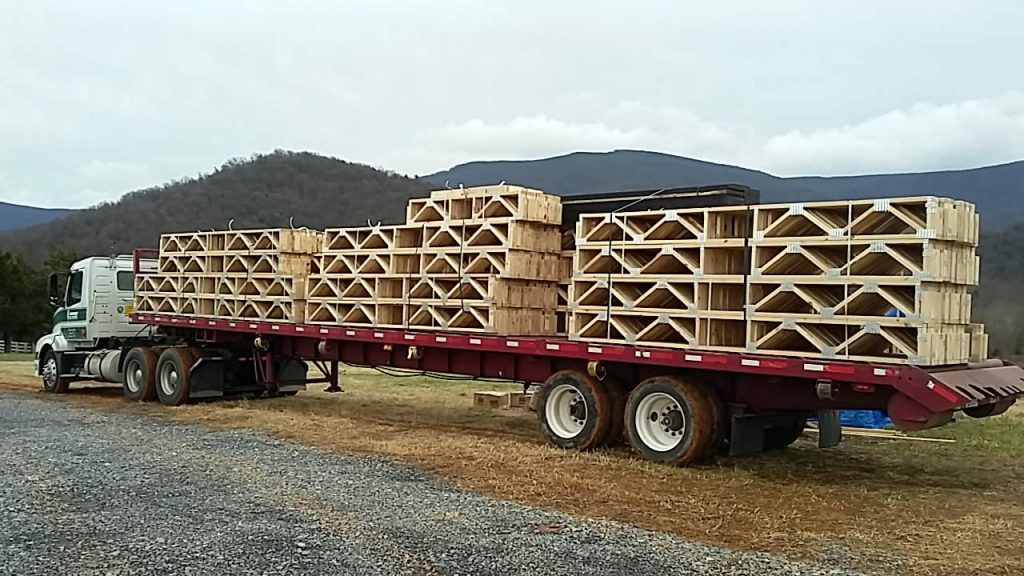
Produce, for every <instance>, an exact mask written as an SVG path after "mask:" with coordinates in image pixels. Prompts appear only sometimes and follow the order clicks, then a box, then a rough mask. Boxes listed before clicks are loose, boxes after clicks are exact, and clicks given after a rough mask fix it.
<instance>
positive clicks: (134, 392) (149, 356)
mask: <svg viewBox="0 0 1024 576" xmlns="http://www.w3.org/2000/svg"><path fill="white" fill-rule="evenodd" d="M156 364H157V355H156V352H154V351H153V350H152V349H151V348H142V347H139V348H132V349H131V350H129V351H128V355H127V356H126V357H125V360H124V382H122V388H123V389H124V397H125V398H127V399H129V400H134V401H136V402H152V401H153V400H156Z"/></svg>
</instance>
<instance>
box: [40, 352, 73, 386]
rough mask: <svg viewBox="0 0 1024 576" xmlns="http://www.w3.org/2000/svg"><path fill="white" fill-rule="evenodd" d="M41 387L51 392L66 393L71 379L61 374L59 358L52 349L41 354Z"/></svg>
mask: <svg viewBox="0 0 1024 576" xmlns="http://www.w3.org/2000/svg"><path fill="white" fill-rule="evenodd" d="M40 371H41V372H42V376H43V389H44V390H46V391H47V392H51V393H53V394H67V391H68V387H69V386H70V385H71V381H70V380H68V379H67V378H64V377H62V376H61V358H60V356H59V355H58V354H57V353H56V352H54V351H53V350H48V351H47V352H46V355H45V356H43V367H42V369H41V370H40Z"/></svg>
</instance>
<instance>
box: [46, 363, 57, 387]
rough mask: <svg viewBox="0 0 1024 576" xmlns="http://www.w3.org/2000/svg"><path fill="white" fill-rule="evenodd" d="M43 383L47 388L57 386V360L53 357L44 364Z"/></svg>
mask: <svg viewBox="0 0 1024 576" xmlns="http://www.w3.org/2000/svg"><path fill="white" fill-rule="evenodd" d="M43 384H45V385H46V387H47V388H56V387H57V360H56V359H55V358H53V357H50V358H49V359H47V360H46V363H45V364H43Z"/></svg>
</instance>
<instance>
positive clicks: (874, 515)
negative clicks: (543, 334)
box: [0, 362, 1024, 574]
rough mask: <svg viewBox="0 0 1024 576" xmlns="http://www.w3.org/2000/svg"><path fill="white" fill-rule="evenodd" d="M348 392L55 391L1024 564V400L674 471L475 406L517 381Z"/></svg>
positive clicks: (698, 519) (617, 507)
mask: <svg viewBox="0 0 1024 576" xmlns="http://www.w3.org/2000/svg"><path fill="white" fill-rule="evenodd" d="M343 386H344V387H345V388H346V392H345V393H343V394H325V393H323V392H321V391H320V390H319V388H317V389H315V390H308V391H306V392H303V393H300V394H299V395H298V396H296V397H293V398H282V399H273V400H249V401H246V400H229V401H221V402H214V403H203V404H196V405H191V406H185V407H181V408H174V409H169V408H166V407H163V406H159V405H149V404H147V405H143V404H135V403H131V402H128V401H126V400H124V399H123V398H122V397H121V395H120V389H118V388H111V387H84V386H81V385H78V386H77V388H76V387H75V386H73V393H72V394H69V395H67V396H63V397H57V396H54V397H53V400H54V401H70V402H74V403H76V404H81V405H85V406H89V407H94V408H97V409H106V410H130V411H133V412H138V413H144V414H151V415H153V416H156V417H161V418H169V419H172V420H175V421H180V422H186V423H192V424H200V425H205V426H210V427H215V428H249V429H256V430H260V431H264V432H266V433H268V434H272V435H274V436H278V437H281V438H286V439H290V440H294V441H297V442H302V443H305V444H309V445H313V446H317V447H320V448H322V449H324V450H332V451H340V452H358V453H372V454H380V455H384V456H388V457H391V458H395V459H398V460H401V461H405V462H407V463H409V464H411V465H413V466H416V467H419V468H421V469H424V470H427V471H429V472H431V473H433V474H435V475H437V476H439V477H441V478H443V479H446V480H447V481H450V482H452V483H454V484H457V485H459V486H462V487H466V488H470V489H473V490H477V491H480V492H483V493H486V494H489V495H492V496H495V497H498V498H504V499H507V500H512V501H516V502H521V503H525V504H530V505H534V506H539V507H542V508H547V509H553V510H560V511H564V512H567V513H571V514H576V515H580V516H586V517H592V518H608V519H614V520H619V521H623V522H628V523H631V524H635V525H638V526H642V527H646V528H650V529H654V530H660V531H664V532H669V533H673V534H677V535H679V536H682V537H685V538H688V539H692V540H698V541H702V542H707V543H712V544H719V545H724V546H729V547H733V548H740V549H747V550H765V551H774V552H778V553H782V554H785V555H788V556H790V557H794V558H805V559H813V558H819V557H822V556H827V557H836V556H841V557H843V558H846V559H847V561H848V562H850V563H852V564H853V565H856V566H860V567H862V568H864V569H866V570H868V571H870V572H873V573H882V574H1022V573H1024V557H1022V556H1021V554H1020V550H1021V544H1020V543H1021V542H1022V541H1024V409H1022V408H1018V407H1015V408H1014V409H1013V410H1011V411H1010V412H1009V413H1007V414H1005V415H1003V416H1000V417H997V418H992V419H988V420H971V419H967V418H961V419H959V421H957V422H956V423H954V424H953V425H951V426H948V427H946V428H943V429H939V430H935V431H930V432H927V433H925V434H924V435H929V436H935V437H944V438H954V439H956V443H953V444H945V443H926V442H909V441H891V440H876V439H866V438H850V439H847V441H845V442H844V443H843V444H842V445H841V446H839V447H837V448H835V449H831V450H825V451H822V450H818V449H817V448H816V447H815V446H814V444H813V440H812V439H811V438H805V439H803V440H800V441H799V442H798V443H797V444H796V445H795V446H794V447H793V448H791V449H789V450H786V451H783V452H780V453H774V454H770V455H765V456H760V457H756V458H745V459H721V460H719V461H718V462H717V463H715V464H713V465H708V466H703V467H698V468H688V469H675V468H668V467H664V466H659V465H654V464H650V463H647V462H644V461H642V460H639V459H636V458H633V457H632V456H631V454H630V452H629V451H628V450H627V449H625V448H620V449H614V450H607V451H601V452H596V453H588V454H577V453H571V452H564V451H561V450H557V449H554V448H552V447H549V446H548V445H547V444H545V443H544V441H543V439H542V438H541V437H540V435H539V432H538V431H537V424H536V418H535V416H534V415H533V414H532V413H530V412H526V411H521V410H496V411H484V410H480V409H475V408H473V407H472V406H471V399H472V392H473V391H475V390H481V389H508V390H513V389H518V388H516V387H512V386H504V387H503V386H502V385H494V384H489V383H488V384H483V383H474V382H464V381H448V380H432V379H427V378H420V377H407V378H395V377H390V376H385V375H381V374H379V373H376V372H373V371H368V370H359V369H349V370H348V371H347V372H346V373H345V375H344V377H343ZM0 388H5V389H11V390H17V391H20V392H24V393H33V394H41V393H42V392H40V391H39V390H40V386H39V383H38V381H37V379H36V378H35V377H33V376H32V375H31V365H30V364H28V363H24V362H5V363H0Z"/></svg>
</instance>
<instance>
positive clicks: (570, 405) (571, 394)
mask: <svg viewBox="0 0 1024 576" xmlns="http://www.w3.org/2000/svg"><path fill="white" fill-rule="evenodd" d="M589 413H590V412H589V410H587V402H586V400H584V399H583V393H582V392H580V390H579V388H576V387H575V386H573V385H571V384H559V385H558V386H555V388H554V390H552V391H551V393H550V394H548V400H547V402H545V403H544V416H545V418H546V419H547V422H548V428H550V429H551V432H552V433H554V435H555V436H558V437H559V438H566V439H568V438H575V437H576V436H578V435H579V433H580V432H582V431H583V426H585V425H586V423H587V417H588V416H589Z"/></svg>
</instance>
